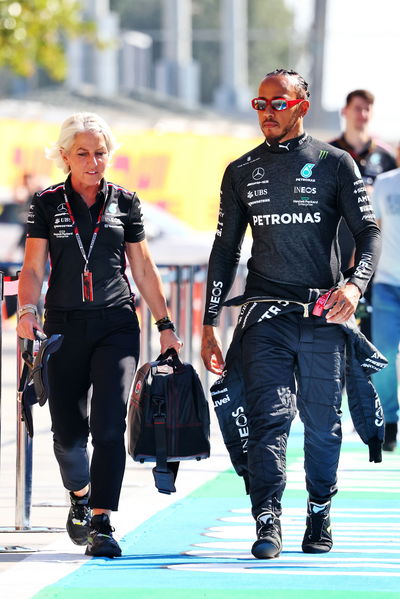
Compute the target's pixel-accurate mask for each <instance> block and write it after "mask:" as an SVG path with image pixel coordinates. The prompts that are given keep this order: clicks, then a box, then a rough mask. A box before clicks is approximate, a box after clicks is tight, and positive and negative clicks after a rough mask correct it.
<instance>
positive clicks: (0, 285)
mask: <svg viewBox="0 0 400 599" xmlns="http://www.w3.org/2000/svg"><path fill="white" fill-rule="evenodd" d="M3 298H4V273H3V272H1V271H0V469H1V390H2V388H3V370H2V366H3Z"/></svg>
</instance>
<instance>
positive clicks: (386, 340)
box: [372, 168, 400, 451]
mask: <svg viewBox="0 0 400 599" xmlns="http://www.w3.org/2000/svg"><path fill="white" fill-rule="evenodd" d="M372 204H373V206H374V210H375V214H376V218H377V220H378V224H379V226H380V227H381V230H382V255H381V258H380V260H379V263H378V266H377V269H376V273H375V277H374V281H373V285H372V308H373V311H372V341H373V343H374V345H377V346H378V347H379V349H380V350H381V351H382V352H383V353H384V355H385V356H386V358H387V359H388V361H389V364H388V366H387V367H386V368H385V370H384V371H382V372H379V373H377V374H376V375H374V384H375V386H376V389H377V391H378V394H379V396H380V399H381V402H382V407H383V413H384V416H385V440H384V444H383V449H384V450H386V451H394V449H395V448H396V445H397V432H398V430H397V427H398V420H399V396H398V385H399V380H398V365H397V360H398V354H399V343H400V261H399V258H400V236H399V235H400V168H398V169H396V170H392V171H390V172H388V173H384V174H383V175H379V176H378V177H377V178H376V180H375V185H374V191H373V194H372Z"/></svg>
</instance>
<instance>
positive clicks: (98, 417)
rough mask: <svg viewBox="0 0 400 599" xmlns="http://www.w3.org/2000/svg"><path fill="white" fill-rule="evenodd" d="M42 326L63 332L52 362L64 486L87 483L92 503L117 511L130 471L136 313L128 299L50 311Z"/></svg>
mask: <svg viewBox="0 0 400 599" xmlns="http://www.w3.org/2000/svg"><path fill="white" fill-rule="evenodd" d="M44 331H45V333H46V335H48V336H49V335H51V334H54V333H62V334H63V335H64V340H63V343H62V345H61V348H60V349H59V350H58V351H57V352H56V353H54V354H53V355H52V356H51V358H50V360H49V385H50V397H49V407H50V414H51V421H52V431H53V440H54V453H55V456H56V458H57V461H58V464H59V467H60V472H61V477H62V480H63V484H64V486H65V488H66V489H68V490H70V491H77V490H79V489H82V488H83V487H85V486H86V485H87V484H88V483H89V482H90V484H91V499H90V505H91V506H92V507H95V508H103V509H110V510H116V509H118V502H119V496H120V491H121V485H122V479H123V475H124V470H125V456H126V452H125V443H124V433H125V427H126V424H125V419H126V404H127V401H128V395H129V391H130V387H131V383H132V380H133V376H134V373H135V370H136V366H137V362H138V358H139V324H138V320H137V316H136V312H135V310H134V308H133V307H132V305H131V304H126V305H124V306H122V307H116V308H106V309H103V310H101V309H100V310H91V311H88V310H77V311H72V312H62V311H57V310H48V311H47V312H46V315H45V325H44ZM90 389H91V390H92V393H91V398H89V395H90V394H89V390H90ZM89 431H90V434H91V439H92V445H93V453H92V458H91V460H90V459H89V455H88V451H87V445H88V439H89Z"/></svg>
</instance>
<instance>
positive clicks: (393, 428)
mask: <svg viewBox="0 0 400 599" xmlns="http://www.w3.org/2000/svg"><path fill="white" fill-rule="evenodd" d="M396 446H397V422H386V424H385V439H384V441H383V445H382V449H383V451H394V450H395V449H396Z"/></svg>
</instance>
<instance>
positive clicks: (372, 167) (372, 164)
mask: <svg viewBox="0 0 400 599" xmlns="http://www.w3.org/2000/svg"><path fill="white" fill-rule="evenodd" d="M374 102H375V97H374V95H373V94H372V93H371V92H370V91H368V90H366V89H355V90H353V91H351V92H349V93H348V94H347V97H346V105H345V106H344V107H343V108H342V111H341V114H342V116H343V118H344V122H345V129H344V132H343V133H342V135H341V136H340V137H338V138H336V139H334V140H332V141H330V142H329V143H330V144H331V145H333V146H335V147H336V148H340V149H342V150H346V152H348V153H349V154H350V156H351V157H352V158H353V159H354V160H355V162H356V164H357V166H358V168H359V169H360V172H361V175H362V178H363V180H364V184H365V188H366V190H367V194H368V195H369V196H370V195H371V193H372V186H373V184H374V181H375V178H376V177H377V175H380V174H381V173H384V172H386V171H389V170H391V169H394V168H396V160H395V157H394V153H393V150H392V149H391V148H390V147H389V146H388V145H386V144H384V143H383V142H382V141H380V140H379V139H377V138H376V137H374V136H372V134H371V131H370V124H371V121H372V118H373V112H374ZM339 246H340V250H341V253H342V268H343V271H346V270H347V269H348V268H351V267H352V266H353V265H354V239H353V236H352V234H351V232H350V231H349V228H348V226H347V225H346V223H345V222H344V221H343V220H342V222H341V223H340V226H339ZM370 304H371V285H369V287H368V288H367V290H366V292H365V294H364V297H363V299H362V301H361V303H360V305H359V309H358V311H357V316H358V317H359V318H360V321H361V322H360V328H361V330H362V332H363V333H364V335H365V336H366V337H368V339H371V317H370V310H371V306H370Z"/></svg>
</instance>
